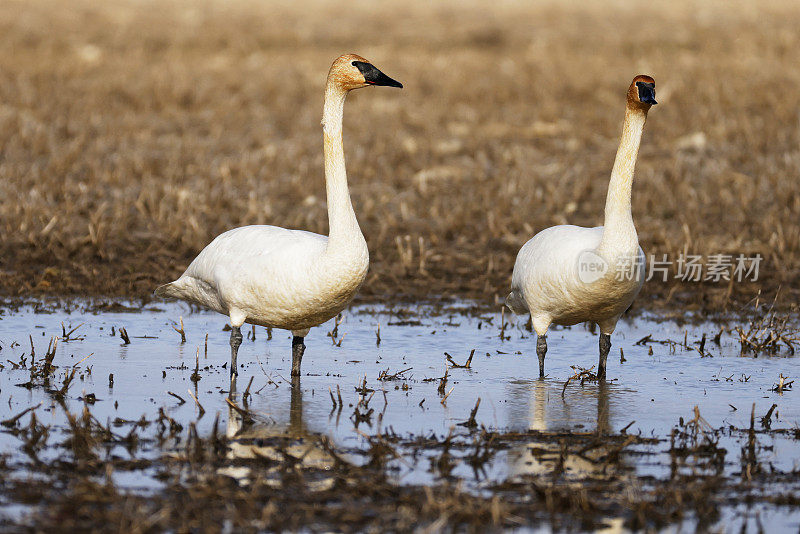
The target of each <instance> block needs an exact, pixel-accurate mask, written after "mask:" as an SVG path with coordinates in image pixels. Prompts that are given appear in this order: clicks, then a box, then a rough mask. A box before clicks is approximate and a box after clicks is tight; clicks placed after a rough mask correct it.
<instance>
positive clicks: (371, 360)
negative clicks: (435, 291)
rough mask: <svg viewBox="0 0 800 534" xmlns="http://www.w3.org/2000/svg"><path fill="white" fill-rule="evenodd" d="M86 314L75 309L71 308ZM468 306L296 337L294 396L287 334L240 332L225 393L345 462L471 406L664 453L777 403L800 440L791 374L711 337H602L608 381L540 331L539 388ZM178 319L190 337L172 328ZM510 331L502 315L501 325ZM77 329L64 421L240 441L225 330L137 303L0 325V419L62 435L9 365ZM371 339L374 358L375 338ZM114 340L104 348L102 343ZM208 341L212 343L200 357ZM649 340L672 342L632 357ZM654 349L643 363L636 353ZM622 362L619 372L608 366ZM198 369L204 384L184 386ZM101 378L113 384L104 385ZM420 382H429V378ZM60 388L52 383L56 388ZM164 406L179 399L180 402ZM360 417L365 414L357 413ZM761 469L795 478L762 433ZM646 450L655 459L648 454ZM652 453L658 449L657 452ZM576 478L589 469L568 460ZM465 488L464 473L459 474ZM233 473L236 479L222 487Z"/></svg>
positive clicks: (661, 333) (66, 345)
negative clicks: (676, 432)
mask: <svg viewBox="0 0 800 534" xmlns="http://www.w3.org/2000/svg"><path fill="white" fill-rule="evenodd" d="M83 308H85V307H83ZM471 310H473V307H472V306H470V305H469V304H468V303H465V304H463V306H460V307H459V306H456V307H450V308H448V309H447V310H446V311H445V313H444V314H441V310H439V309H437V308H433V307H427V306H418V307H411V308H399V307H398V308H395V309H389V308H382V307H376V306H357V307H353V308H351V309H350V310H348V311H347V312H346V314H345V316H344V320H343V321H342V323H341V324H340V325H339V326H338V336H337V338H336V339H337V341H338V340H341V345H340V346H337V345H335V344H334V343H333V341H332V337H331V336H329V335H326V333H328V332H330V331H331V330H332V329H333V327H334V324H333V321H331V322H329V323H328V324H326V325H323V326H321V327H319V328H316V329H314V330H312V332H311V335H310V336H309V337H307V338H306V345H307V348H306V352H305V357H304V360H303V368H302V369H303V376H302V377H301V379H300V383H299V387H298V388H294V389H293V388H292V386H291V384H290V382H289V381H288V379H289V372H290V368H291V346H290V345H291V336H290V334H289V333H287V332H284V331H278V330H276V331H274V332H273V335H272V339H271V340H268V339H267V338H268V336H267V332H266V330H265V329H264V328H257V329H256V338H255V340H254V341H253V340H251V339H249V335H248V334H249V333H250V327H249V326H246V327H245V328H243V334H244V335H245V340H244V342H243V343H242V346H241V348H240V350H239V357H238V362H239V364H240V367H239V377H238V379H237V381H236V384H235V388H236V390H238V392H239V395H238V396H235V398H238V399H239V400H240V402H241V392H242V391H243V390H244V389H245V388H246V387H247V385H248V383H249V381H250V379H251V377H253V382H252V385H251V386H250V393H251V394H252V398H250V404H249V408H250V410H252V411H253V412H255V413H256V415H257V423H258V427H259V428H260V429H261V431H262V432H266V433H271V432H274V433H280V432H286V431H287V430H288V431H289V432H290V433H293V434H303V433H315V434H316V433H319V434H326V435H328V436H330V437H331V438H332V439H333V440H334V441H335V442H336V443H337V444H339V445H342V446H344V447H352V448H359V447H362V446H363V445H364V441H365V438H364V436H363V435H362V433H363V434H368V435H374V434H375V433H377V432H379V431H381V430H391V431H393V432H394V433H396V434H399V435H403V436H405V435H408V436H426V435H430V434H432V433H434V434H436V435H439V436H442V435H446V434H447V433H448V432H450V431H451V429H452V428H453V427H454V425H457V423H459V422H463V421H465V420H466V419H467V418H468V417H469V413H470V410H471V409H472V408H473V406H474V405H475V403H476V401H477V399H478V398H480V400H481V403H480V407H479V409H478V412H477V416H476V422H477V423H478V424H479V425H484V426H486V427H487V428H492V429H501V430H520V431H521V430H528V429H536V430H551V431H552V430H572V431H594V430H600V431H603V432H618V431H619V430H620V429H623V428H627V432H628V433H629V434H634V433H641V434H643V435H646V436H650V435H652V436H655V437H659V438H668V437H669V436H670V433H671V431H672V429H673V428H674V427H675V426H676V424H677V423H678V421H679V419H680V418H684V419H685V420H689V419H692V418H693V417H694V413H693V408H694V407H695V406H697V407H698V409H699V412H700V414H701V415H702V417H703V418H704V419H705V420H706V421H708V423H709V424H710V425H711V426H712V427H714V428H718V427H722V426H729V425H730V426H733V427H736V428H748V427H749V425H750V414H751V408H752V406H753V405H755V414H756V416H757V419H758V418H760V417H761V416H763V415H764V414H765V413H766V412H767V411H768V410H769V409H770V407H771V406H772V405H773V404H776V405H777V408H776V410H775V412H774V416H773V418H772V428H773V429H775V428H797V427H798V425H799V424H800V402H798V400H797V398H796V396H797V395H798V393H797V392H796V391H792V390H788V391H786V392H784V393H783V394H782V395H781V394H778V393H776V392H773V391H771V389H772V387H773V385H774V384H776V383H777V381H778V379H779V375H781V374H783V375H785V376H789V377H796V376H798V375H800V360H798V358H797V357H791V356H772V357H763V356H760V357H753V356H750V355H746V356H743V355H741V354H740V347H739V343H738V341H737V340H736V339H734V337H733V335H731V334H727V333H726V334H723V336H722V338H721V344H720V345H716V344H714V343H713V342H712V338H713V337H714V335H715V334H716V333H717V332H718V331H719V329H720V327H719V326H718V325H715V324H711V323H700V324H696V325H692V326H679V325H677V324H676V323H674V322H668V321H667V322H665V321H661V320H656V319H654V318H648V317H638V318H634V319H630V320H627V321H623V322H621V323H620V325H619V326H618V329H617V331H616V333H615V334H614V336H613V337H612V342H613V344H614V346H613V348H612V352H611V354H610V356H609V360H608V378H609V380H608V382H606V383H603V382H601V383H594V382H586V383H584V384H583V385H581V384H580V383H579V382H578V381H575V382H570V383H569V384H567V386H566V388H565V387H564V384H565V381H566V380H567V379H568V378H569V377H570V376H572V375H573V374H574V372H575V371H574V370H573V369H572V368H571V367H570V366H572V365H576V366H581V367H585V368H588V367H590V366H592V365H596V363H597V350H598V349H597V336H596V335H592V333H590V332H589V331H588V330H587V329H586V328H584V327H573V328H568V329H558V330H553V331H551V333H550V334H549V336H548V345H549V351H548V355H547V360H546V371H547V375H548V376H547V378H546V379H544V380H540V379H539V378H538V361H537V359H536V351H535V345H536V343H535V336H533V335H532V334H531V333H530V332H528V331H527V330H526V329H525V328H524V327H523V325H522V321H519V324H518V325H513V324H508V325H507V326H506V328H505V330H504V331H503V332H501V330H500V328H499V325H500V322H501V315H500V313H499V312H498V313H477V312H473V311H471ZM179 317H182V318H183V323H184V327H185V332H186V337H187V340H186V342H185V343H181V341H180V335H179V334H178V333H177V332H175V331H174V330H173V328H172V326H171V324H172V322H173V321H177V320H178V318H179ZM511 320H512V319H511V318H509V317H508V316H506V321H511ZM62 323H63V325H64V328H65V329H66V331H70V330H71V329H72V328H75V327H78V326H79V325H80V326H79V328H77V329H76V331H75V332H74V333H73V334H72V337H77V338H78V339H76V340H74V341H62V342H60V343H59V344H58V348H57V352H56V356H55V359H54V364H55V365H57V366H59V368H60V369H59V371H62V372H63V371H66V370H68V368H69V367H70V366H75V367H76V368H77V369H78V372H77V374H76V379H75V381H74V382H73V384H72V385H71V387H70V389H69V391H68V394H67V399H66V406H67V408H68V409H69V410H70V411H72V412H76V411H78V410H80V409H81V408H82V406H83V402H84V401H83V400H82V399H85V398H86V396H87V395H88V394H94V395H95V396H96V399H97V401H96V402H95V403H94V404H93V405H92V414H93V415H94V416H95V417H96V418H97V419H98V420H100V421H105V420H113V419H115V418H121V419H125V420H137V419H139V418H141V417H142V416H143V415H144V416H146V417H147V418H148V419H153V418H154V417H155V416H156V415H157V412H158V410H159V408H161V407H164V408H165V411H166V413H168V414H169V416H170V417H172V418H174V419H175V420H177V421H184V422H189V421H197V428H198V431H199V432H200V433H201V434H202V433H208V432H209V431H210V430H211V427H212V425H213V422H214V419H215V416H216V415H217V414H219V416H220V421H221V422H224V423H225V424H226V425H227V427H228V431H229V433H230V434H233V433H234V432H235V431H236V430H237V417H236V414H235V412H232V411H231V409H230V408H229V407H228V405H227V404H226V401H225V399H226V398H227V397H228V395H229V390H230V389H231V383H230V381H229V371H228V369H227V364H228V362H229V358H230V349H229V345H228V336H229V334H228V332H224V331H222V328H223V326H224V325H225V324H226V320H225V318H224V317H222V316H220V315H218V314H215V313H211V312H206V311H198V310H193V309H191V308H190V307H188V306H186V305H183V304H178V303H168V304H166V303H160V304H154V305H149V306H147V307H146V308H145V309H143V310H141V311H140V310H136V311H135V312H133V313H131V312H121V311H102V312H98V313H92V312H87V311H81V307H79V308H78V309H74V310H72V311H65V310H64V309H61V308H55V309H54V310H53V311H52V312H51V313H37V312H36V311H34V309H33V308H31V307H24V308H22V309H20V310H16V311H14V310H6V311H5V313H4V315H2V316H0V346H1V347H2V350H1V351H0V361H2V362H4V363H3V366H4V369H3V370H2V371H1V372H0V420H2V419H6V418H8V417H11V416H13V415H15V414H17V413H19V412H20V411H22V410H24V409H26V408H29V407H31V406H35V405H37V404H38V403H40V402H41V403H42V405H41V407H40V408H39V409H38V410H37V417H38V418H39V420H40V421H41V422H43V423H45V424H48V425H55V426H56V427H63V426H64V424H65V415H64V410H63V409H62V408H60V407H59V406H58V405H57V404H56V403H55V402H54V401H53V400H52V398H51V396H50V395H48V394H47V393H46V392H44V391H43V389H42V388H34V389H25V388H23V387H16V386H17V385H18V384H23V383H25V382H27V381H28V380H29V378H30V372H29V371H28V370H26V369H23V368H15V365H14V364H12V363H11V362H14V363H15V364H19V362H20V359H21V358H23V357H25V358H27V362H26V363H28V364H29V363H30V356H29V355H30V352H31V346H30V340H29V336H31V339H32V340H33V345H34V349H35V353H36V358H37V359H39V358H41V357H42V355H43V354H44V353H45V352H46V349H47V346H48V342H49V340H50V338H51V336H60V335H61V334H62ZM378 325H380V343H379V344H378V342H377V334H376V332H377V330H378ZM120 327H124V328H125V329H126V330H127V332H128V334H129V336H130V340H131V343H130V344H128V345H125V344H123V342H122V340H121V339H120V337H119V328H120ZM112 332H114V335H112ZM704 333H705V334H707V337H708V341H707V342H706V345H705V348H706V351H708V352H709V353H710V354H711V357H701V355H700V354H699V352H697V351H696V350H694V349H687V348H686V347H685V346H682V345H681V344H682V343H683V341H684V339H686V341H687V344H688V346H689V347H693V346H695V345H696V343H697V342H699V340H700V339H701V337H702V335H703V334H704ZM206 334H208V344H207V352H206V344H205V342H206ZM648 335H651V336H652V338H653V339H656V340H670V341H672V342H673V343H671V344H668V343H667V344H662V343H649V344H641V345H637V344H636V342H637V341H639V340H640V339H642V338H644V337H646V336H648ZM651 348H652V352H653V353H652V355H651V354H649V352H650V349H651ZM473 349H474V350H475V353H474V357H473V360H472V363H471V368H470V369H464V368H451V369H450V370H449V375H448V381H447V384H446V386H445V391H446V393H447V397H446V400H445V401H443V400H442V395H440V394H439V393H438V392H437V389H438V388H439V384H440V380H439V378H440V377H442V375H443V374H444V371H445V366H446V358H445V353H448V354H450V355H451V356H452V358H453V360H454V361H455V362H456V363H459V364H463V363H464V362H465V361H466V360H467V358H468V356H469V354H470V352H471V351H472V350H473ZM620 349H621V350H622V351H623V353H624V358H625V361H624V363H621V362H620ZM196 357H197V358H198V361H199V375H200V380H199V381H197V383H196V386H195V383H194V382H193V381H192V380H191V377H192V374H193V372H194V370H195V363H196ZM385 370H388V373H389V374H392V373H397V372H399V371H403V370H406V371H405V373H403V375H402V379H397V380H392V381H379V380H378V376H379V375H380V373H381V372H382V371H385ZM110 374H113V386H110V385H109V375H110ZM365 376H366V386H367V388H369V389H374V390H376V391H375V392H374V394H373V393H371V392H370V393H368V394H367V395H368V396H369V395H373V396H372V399H371V400H370V402H369V408H372V409H373V410H374V413H373V415H372V416H371V418H370V421H369V422H361V423H359V424H358V425H356V424H355V423H354V420H353V418H351V414H352V413H353V409H354V407H355V406H356V405H357V404H358V401H359V395H360V394H359V393H358V392H357V391H356V388H357V387H358V386H360V385H361V384H362V383H363V381H364V377H365ZM428 379H431V380H428ZM55 386H56V387H57V386H58V384H55ZM337 386H338V388H339V389H340V391H341V395H342V398H343V400H344V404H345V406H344V408H343V409H342V410H341V411H339V410H335V409H332V408H333V404H332V400H331V396H330V393H329V390H331V391H332V392H333V393H334V395H335V394H336V389H337ZM169 392H172V393H174V394H176V395H179V396H180V397H182V398H183V399H184V400H185V401H186V402H184V403H181V402H180V401H179V400H178V399H177V398H176V397H174V396H173V395H170V393H169ZM190 392H191V393H192V394H194V395H195V396H196V397H197V400H198V401H199V403H200V404H201V405H202V406H203V408H204V409H205V412H206V413H205V415H204V416H203V417H201V418H199V419H198V407H197V405H196V403H195V401H194V400H192V397H191V395H190ZM365 411H366V410H365ZM759 440H760V442H759V443H760V446H761V449H762V452H761V457H760V461H762V462H766V463H768V464H772V465H773V466H774V467H775V468H776V469H779V470H782V471H792V470H794V471H795V472H796V471H798V470H800V443H798V441H797V440H794V439H790V438H788V437H786V436H780V435H774V434H763V435H760V437H759ZM737 443H739V442H738V441H736V440H735V439H734V438H733V437H731V436H728V437H723V438H722V441H721V442H720V444H721V446H724V447H726V448H728V450H729V452H730V454H729V456H728V461H729V463H730V464H731V465H730V466H728V467H727V468H726V469H728V470H734V468H735V467H738V466H736V465H735V464H736V462H737V461H736V457H738V447H740V445H738V444H737ZM19 447H20V443H19V441H18V440H17V438H15V437H14V436H12V435H10V434H7V433H3V432H0V454H3V453H4V454H7V455H9V457H13V456H14V455H15V454H16V455H18V454H20V451H19ZM655 447H656V449H657V450H658V449H659V447H658V446H655ZM661 448H662V449H663V448H665V447H661ZM498 458H499V460H498V461H494V462H493V463H492V465H491V466H489V468H488V469H487V471H486V473H485V474H484V477H483V478H482V479H481V480H477V481H475V487H476V488H481V487H485V486H486V485H487V484H490V483H492V482H495V481H502V480H504V479H506V478H508V477H513V476H517V475H520V474H526V473H527V474H531V473H532V474H536V473H537V470H538V469H540V468H541V466H539V465H538V464H537V462H536V461H535V460H532V459H531V458H530V457H529V454H528V452H527V446H526V445H525V444H522V445H520V447H519V448H516V449H512V450H509V451H507V452H506V453H504V454H502V455H501V456H499V457H498ZM631 467H633V468H634V469H635V471H636V473H637V474H638V475H642V476H644V475H652V476H655V477H658V476H662V475H663V474H664V473H665V472H666V471H667V470H668V469H669V461H668V460H667V459H665V460H664V461H653V458H652V457H648V458H646V459H645V458H643V460H642V462H641V463H640V464H636V465H633V466H631ZM571 468H572V469H576V470H581V469H590V468H591V466H590V465H580V462H579V461H576V462H575V463H574V465H572V466H571ZM457 474H459V475H461V476H463V477H464V478H465V479H469V478H471V477H470V474H469V473H466V472H462V473H457ZM231 475H232V476H238V475H237V474H236V473H231ZM118 476H119V477H122V478H120V479H119V480H117V482H118V483H120V484H122V485H123V486H126V487H129V488H135V489H147V488H149V487H152V486H154V485H157V484H158V483H157V482H156V481H155V479H152V478H150V477H148V476H146V475H144V474H142V473H138V474H127V475H125V474H121V475H118ZM398 477H399V478H400V479H401V480H402V481H404V482H409V483H412V482H413V483H427V482H430V481H432V480H433V479H434V478H435V475H434V474H432V473H431V472H430V470H429V469H427V465H425V466H424V467H418V466H415V465H406V464H404V465H403V466H402V467H401V469H400V471H399V474H398ZM753 513H755V512H754V510H752V509H740V508H736V507H731V508H728V509H726V512H725V514H724V515H725V518H724V521H726V522H729V523H730V524H733V523H735V524H737V525H739V524H741V523H742V522H743V521H747V520H748V517H751V516H752V514H753ZM759 513H760V520H761V521H762V522H765V521H766V523H765V525H770V526H775V527H783V528H792V529H794V530H796V529H797V528H798V525H800V514H798V513H793V512H791V511H789V510H788V509H787V508H763V509H761V510H760V512H759Z"/></svg>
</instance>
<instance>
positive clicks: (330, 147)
mask: <svg viewBox="0 0 800 534" xmlns="http://www.w3.org/2000/svg"><path fill="white" fill-rule="evenodd" d="M346 97H347V91H345V90H343V89H341V88H340V87H338V85H337V84H335V83H333V82H332V81H331V80H329V81H328V85H327V87H326V88H325V108H324V110H323V114H322V129H323V137H324V153H325V185H326V189H327V197H328V224H329V227H330V231H329V235H328V247H327V252H329V253H330V252H333V251H337V250H341V249H342V248H347V247H348V245H349V246H352V243H353V242H354V241H355V242H363V241H364V236H363V235H362V234H361V228H359V226H358V220H356V214H355V212H354V211H353V204H352V203H351V202H350V190H349V189H348V187H347V172H346V171H345V167H344V147H343V145H342V115H343V112H344V100H345V98H346Z"/></svg>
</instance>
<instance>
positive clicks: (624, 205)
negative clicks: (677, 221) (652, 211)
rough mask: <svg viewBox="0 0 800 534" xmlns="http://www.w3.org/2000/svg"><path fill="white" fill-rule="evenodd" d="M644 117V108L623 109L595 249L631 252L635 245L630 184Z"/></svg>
mask: <svg viewBox="0 0 800 534" xmlns="http://www.w3.org/2000/svg"><path fill="white" fill-rule="evenodd" d="M645 120H647V112H646V111H645V110H643V109H641V108H638V107H633V106H628V107H627V108H626V110H625V123H624V125H623V127H622V139H621V140H620V143H619V148H618V149H617V157H616V159H615V160H614V168H613V169H612V171H611V181H610V182H609V184H608V196H607V197H606V213H605V223H604V230H603V237H602V240H601V241H600V245H599V246H598V251H606V252H619V253H634V252H635V251H636V249H637V247H638V245H639V240H638V237H637V235H636V227H635V226H634V225H633V215H632V213H631V187H632V185H633V170H634V167H635V166H636V156H637V155H638V153H639V143H640V141H641V139H642V130H643V129H644V123H645Z"/></svg>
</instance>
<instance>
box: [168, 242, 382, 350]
mask: <svg viewBox="0 0 800 534" xmlns="http://www.w3.org/2000/svg"><path fill="white" fill-rule="evenodd" d="M356 237H360V239H357V238H356ZM327 252H328V238H327V237H326V236H322V235H319V234H314V233H312V232H305V231H302V230H287V229H285V228H279V227H277V226H244V227H241V228H235V229H233V230H229V231H227V232H225V233H224V234H221V235H219V236H218V237H217V238H216V239H214V240H213V241H212V242H211V243H210V244H209V245H208V246H206V248H204V249H203V251H202V252H200V254H199V255H198V256H197V258H195V259H194V261H193V262H192V263H191V264H190V265H189V267H188V268H187V269H186V272H184V273H183V275H182V276H181V277H180V278H179V279H178V280H176V281H175V282H172V283H171V284H168V285H167V286H162V287H164V289H162V290H160V291H159V293H158V294H159V295H163V296H168V297H175V298H179V299H182V300H187V301H191V302H195V303H197V304H201V305H203V306H206V307H208V308H211V309H212V310H214V311H217V312H219V313H223V314H226V315H229V316H230V318H231V322H232V323H233V325H234V326H241V325H242V324H243V323H244V322H248V323H251V324H256V325H261V326H271V327H275V328H283V329H286V330H292V331H293V332H295V334H296V335H298V336H300V337H304V336H305V334H306V332H307V330H308V329H309V328H311V327H313V326H317V325H319V324H321V323H323V322H325V321H327V320H328V319H330V318H331V317H335V316H336V315H337V314H338V313H339V312H341V311H342V310H343V309H344V308H345V307H346V306H347V304H348V303H349V302H350V301H351V300H352V298H353V296H354V295H355V294H356V292H357V291H358V288H359V287H360V286H361V283H362V282H363V281H364V278H365V276H366V274H367V268H368V266H369V253H368V251H367V244H366V241H364V237H363V236H362V235H361V234H360V232H359V235H358V236H354V238H353V239H352V240H351V242H350V246H347V247H345V248H344V250H342V251H340V252H339V253H334V254H328V253H327Z"/></svg>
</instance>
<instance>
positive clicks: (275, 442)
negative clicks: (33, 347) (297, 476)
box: [219, 375, 334, 491]
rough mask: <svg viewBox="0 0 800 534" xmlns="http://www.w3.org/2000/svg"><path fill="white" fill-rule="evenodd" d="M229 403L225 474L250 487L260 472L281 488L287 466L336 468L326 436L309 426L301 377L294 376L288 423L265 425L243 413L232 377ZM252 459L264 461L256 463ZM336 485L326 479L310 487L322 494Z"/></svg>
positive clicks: (223, 470) (271, 422)
mask: <svg viewBox="0 0 800 534" xmlns="http://www.w3.org/2000/svg"><path fill="white" fill-rule="evenodd" d="M229 400H230V401H231V403H229V406H228V424H227V428H226V432H225V434H226V436H227V438H228V453H227V458H228V459H229V460H231V463H230V464H229V465H228V466H226V467H223V468H220V470H219V472H220V473H221V474H224V475H227V476H230V477H231V478H234V479H235V480H237V481H238V482H239V483H240V484H242V485H247V484H249V482H250V480H251V477H252V476H253V475H254V474H256V473H254V472H253V470H254V469H257V470H258V473H257V474H258V475H259V476H265V477H266V478H267V480H268V481H270V480H271V481H272V483H274V484H275V486H280V485H281V474H280V472H281V471H285V469H286V467H287V465H292V466H294V467H299V468H302V469H314V470H326V469H329V468H330V467H332V466H333V464H334V459H333V457H332V456H331V455H330V453H328V451H327V450H326V449H325V448H324V447H323V446H322V443H321V437H322V436H321V435H320V434H318V433H315V432H312V431H309V430H308V428H307V427H306V424H305V421H304V419H303V390H302V389H301V387H300V380H299V378H298V377H293V378H292V382H291V396H290V406H289V422H288V424H287V423H278V422H275V421H270V422H265V421H262V420H259V419H258V418H257V417H251V416H250V414H249V413H248V412H245V411H244V410H242V409H241V408H240V407H239V395H238V393H237V390H236V375H233V376H232V377H231V383H230V394H229ZM237 408H238V409H237ZM249 460H264V462H263V463H258V464H254V463H252V462H250V461H249ZM268 483H269V482H268ZM332 484H333V479H331V478H327V477H323V478H322V479H317V480H315V481H314V482H312V483H310V484H309V487H310V488H312V489H316V490H318V491H319V490H323V489H327V488H329V487H330V486H331V485H332ZM315 485H316V486H317V487H316V488H314V486H315Z"/></svg>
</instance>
